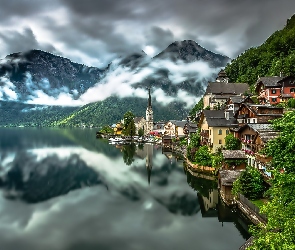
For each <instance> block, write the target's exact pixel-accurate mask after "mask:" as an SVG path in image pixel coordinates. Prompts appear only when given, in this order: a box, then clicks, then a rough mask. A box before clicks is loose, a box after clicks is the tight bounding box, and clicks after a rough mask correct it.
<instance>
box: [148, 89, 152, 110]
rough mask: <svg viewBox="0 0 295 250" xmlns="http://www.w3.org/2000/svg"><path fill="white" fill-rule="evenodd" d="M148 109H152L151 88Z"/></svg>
mask: <svg viewBox="0 0 295 250" xmlns="http://www.w3.org/2000/svg"><path fill="white" fill-rule="evenodd" d="M148 107H152V98H151V89H150V88H149V100H148Z"/></svg>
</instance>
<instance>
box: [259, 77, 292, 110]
mask: <svg viewBox="0 0 295 250" xmlns="http://www.w3.org/2000/svg"><path fill="white" fill-rule="evenodd" d="M255 92H256V93H257V95H258V100H259V102H260V103H261V104H266V103H268V104H278V103H280V102H285V101H287V100H288V99H290V98H295V77H294V76H282V75H281V76H268V77H259V78H258V80H257V82H256V84H255Z"/></svg>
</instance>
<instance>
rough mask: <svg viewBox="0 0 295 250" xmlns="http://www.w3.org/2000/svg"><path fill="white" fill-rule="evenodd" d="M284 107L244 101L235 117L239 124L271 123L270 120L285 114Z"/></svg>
mask: <svg viewBox="0 0 295 250" xmlns="http://www.w3.org/2000/svg"><path fill="white" fill-rule="evenodd" d="M283 111H284V109H283V108H281V107H274V106H270V105H262V104H250V103H242V104H241V106H240V108H239V109H238V110H237V111H236V113H235V115H234V117H235V118H236V119H237V121H238V123H239V125H244V124H247V123H248V124H249V123H269V121H270V120H273V119H276V118H280V117H282V116H283Z"/></svg>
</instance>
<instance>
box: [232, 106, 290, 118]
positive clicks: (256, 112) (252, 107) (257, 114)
mask: <svg viewBox="0 0 295 250" xmlns="http://www.w3.org/2000/svg"><path fill="white" fill-rule="evenodd" d="M243 107H246V108H247V109H249V110H250V111H251V112H252V113H254V114H255V115H256V116H276V117H281V116H282V115H283V110H284V108H282V107H274V106H271V105H265V104H254V103H242V104H241V106H240V107H239V109H238V110H237V111H236V114H235V116H236V117H237V116H238V114H239V111H240V110H242V108H243ZM263 109H264V110H265V109H268V110H281V113H277V114H274V113H260V112H258V110H263ZM243 116H244V115H243Z"/></svg>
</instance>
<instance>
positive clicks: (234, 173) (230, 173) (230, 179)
mask: <svg viewBox="0 0 295 250" xmlns="http://www.w3.org/2000/svg"><path fill="white" fill-rule="evenodd" d="M242 171H244V170H219V175H220V180H221V185H223V186H232V185H233V183H234V181H235V180H236V179H238V178H239V176H240V174H241V173H242Z"/></svg>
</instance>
